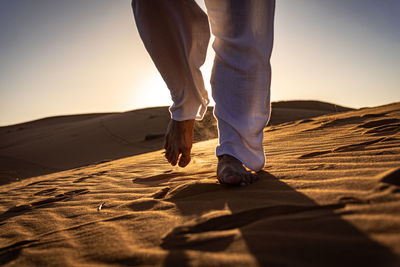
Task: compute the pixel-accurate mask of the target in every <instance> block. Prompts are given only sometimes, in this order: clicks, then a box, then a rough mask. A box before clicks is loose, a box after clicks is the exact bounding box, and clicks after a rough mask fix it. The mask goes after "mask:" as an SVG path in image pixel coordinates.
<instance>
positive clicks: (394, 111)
mask: <svg viewBox="0 0 400 267" xmlns="http://www.w3.org/2000/svg"><path fill="white" fill-rule="evenodd" d="M107 116H115V114H114V115H107ZM84 121H86V120H84ZM82 122H83V121H81V122H80V123H82ZM76 123H78V124H79V121H76V122H75V123H74V125H76ZM86 123H87V121H86ZM111 129H112V128H111ZM82 134H84V133H82ZM145 134H148V133H147V132H146V133H145ZM88 140H90V139H88ZM18 142H20V143H21V142H22V141H21V140H20V141H18ZM87 142H89V141H87ZM49 143H50V144H51V142H50V141H49ZM216 144H217V140H216V139H211V140H207V141H202V142H198V143H196V144H195V145H194V147H193V158H194V160H193V161H192V163H191V164H189V166H188V167H187V168H184V169H182V168H179V167H171V166H170V165H168V163H167V162H165V160H164V158H163V154H162V151H161V150H156V151H153V152H147V153H141V154H138V155H134V156H129V157H121V158H120V159H117V160H110V161H107V162H103V163H96V164H91V165H88V166H83V167H78V168H74V169H69V170H65V171H57V170H53V173H50V174H47V175H41V176H37V177H33V178H26V179H23V180H21V181H18V182H13V183H9V184H5V185H2V186H1V187H0V233H1V234H0V264H5V265H8V266H24V265H37V266H44V265H58V266H85V265H86V266H93V265H98V266H110V265H115V266H119V265H122V266H125V265H129V266H136V265H137V266H153V265H155V266H160V265H165V266H399V264H400V260H399V258H400V257H399V256H400V201H399V200H400V164H399V163H400V103H394V104H390V105H385V106H381V107H376V108H365V109H360V110H351V111H347V112H341V113H336V114H330V115H322V116H319V117H314V118H307V119H300V120H297V121H292V122H286V123H283V124H276V125H272V126H269V127H267V128H266V129H265V138H264V147H265V153H266V156H267V163H266V166H265V168H264V170H263V171H262V172H261V173H260V180H259V181H258V182H257V183H255V184H252V185H250V186H247V187H229V186H226V185H220V184H218V182H217V180H216V176H215V168H216V160H215V155H214V147H215V145H216ZM45 149H48V148H45ZM99 151H100V152H101V149H100V148H99ZM100 152H99V153H100ZM75 153H76V155H77V156H78V154H79V153H81V152H78V151H76V152H75ZM93 153H94V152H93ZM54 161H56V160H54ZM49 166H50V165H49Z"/></svg>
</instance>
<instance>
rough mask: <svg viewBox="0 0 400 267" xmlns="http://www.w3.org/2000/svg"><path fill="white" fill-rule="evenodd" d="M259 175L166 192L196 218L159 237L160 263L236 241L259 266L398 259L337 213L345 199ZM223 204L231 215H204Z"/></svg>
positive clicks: (184, 260)
mask: <svg viewBox="0 0 400 267" xmlns="http://www.w3.org/2000/svg"><path fill="white" fill-rule="evenodd" d="M260 175H261V178H260V181H258V182H257V183H256V184H254V185H251V186H248V187H245V188H241V187H226V186H221V185H219V184H199V183H192V184H187V185H185V186H183V187H180V188H177V190H174V191H172V192H170V193H169V194H168V196H167V199H168V201H171V202H173V203H174V204H175V205H176V207H177V209H178V212H180V213H181V214H182V215H184V216H194V217H196V218H200V219H197V220H195V221H192V222H190V223H188V224H185V225H182V226H179V227H176V228H175V229H173V230H172V231H171V232H170V233H169V234H167V235H166V236H165V237H164V238H163V242H162V244H161V247H162V248H164V249H166V250H168V251H169V254H168V256H167V258H166V259H165V261H164V265H165V266H177V264H179V266H189V265H190V262H189V255H188V252H189V251H202V252H209V253H211V255H212V253H218V252H222V251H226V250H227V249H228V248H230V249H231V250H230V252H231V251H232V248H233V247H235V246H236V249H238V248H239V250H240V245H241V244H242V245H243V244H244V245H245V246H246V248H247V251H248V252H249V253H250V255H251V256H252V257H253V258H254V259H255V261H256V262H257V263H258V264H259V265H261V266H270V265H272V266H282V265H285V266H298V265H315V266H355V265H356V266H391V265H394V264H395V262H396V261H397V259H396V257H395V255H393V254H392V252H391V251H390V250H389V249H387V248H386V247H384V246H382V245H380V244H379V243H377V242H375V241H374V240H372V239H371V238H369V237H368V236H367V235H366V234H365V233H363V232H361V231H360V230H358V229H357V228H356V227H355V226H353V225H352V224H350V223H349V222H347V221H346V220H344V219H342V218H341V216H342V215H345V214H349V213H350V211H346V205H347V204H346V203H337V204H331V205H318V204H317V203H316V202H315V201H313V200H312V199H310V198H309V197H307V196H306V195H304V194H302V193H300V192H297V191H296V190H294V189H293V188H291V187H290V186H288V185H287V184H285V183H283V182H281V181H279V180H278V179H277V178H276V177H274V176H273V175H271V174H269V173H268V172H262V173H261V174H260ZM198 186H201V187H204V188H202V190H197V189H198V188H195V187H198ZM216 191H217V192H216ZM193 192H198V193H197V194H193ZM193 203H202V204H201V205H196V206H195V207H194V206H193ZM224 207H227V208H228V209H229V211H230V214H229V213H228V214H226V215H219V216H204V215H205V214H207V213H209V212H212V211H215V210H222V209H224ZM233 229H239V231H240V234H239V235H238V234H237V231H236V234H235V231H230V230H233ZM227 253H229V252H227ZM231 253H233V254H237V255H240V253H246V251H239V252H236V253H234V252H231ZM207 255H210V254H207ZM204 257H207V256H204Z"/></svg>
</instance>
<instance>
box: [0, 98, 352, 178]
mask: <svg viewBox="0 0 400 267" xmlns="http://www.w3.org/2000/svg"><path fill="white" fill-rule="evenodd" d="M272 107H273V112H272V117H271V120H270V124H271V125H274V124H279V123H283V122H288V121H294V120H298V119H305V118H310V117H315V116H319V115H323V114H329V113H334V112H341V111H348V110H349V108H344V107H340V106H337V105H334V104H330V103H324V102H319V101H286V102H277V103H272ZM169 119H170V115H169V112H168V108H167V107H156V108H147V109H140V110H133V111H128V112H122V113H95V114H81V115H70V116H56V117H49V118H44V119H39V120H35V121H31V122H26V123H21V124H17V125H10V126H6V127H0V184H5V183H9V182H13V181H18V180H21V179H24V178H27V177H34V176H38V175H43V174H48V173H54V172H58V171H62V170H67V169H72V168H76V167H81V166H85V165H89V164H96V163H99V162H102V161H109V160H115V159H119V158H124V157H128V156H133V155H138V154H141V153H145V152H150V151H155V150H158V149H160V148H162V145H163V141H164V140H163V136H164V134H165V129H166V128H167V125H168V122H169ZM217 136H218V133H217V126H216V121H215V119H214V117H213V115H212V108H211V107H209V109H208V111H207V113H206V116H205V118H204V119H203V120H202V121H201V122H197V123H196V127H195V142H199V141H204V140H208V139H212V138H216V137H217Z"/></svg>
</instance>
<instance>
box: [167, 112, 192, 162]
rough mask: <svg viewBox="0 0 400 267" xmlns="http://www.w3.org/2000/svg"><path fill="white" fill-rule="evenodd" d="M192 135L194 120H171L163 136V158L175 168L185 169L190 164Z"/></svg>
mask: <svg viewBox="0 0 400 267" xmlns="http://www.w3.org/2000/svg"><path fill="white" fill-rule="evenodd" d="M193 135H194V120H186V121H175V120H171V121H170V122H169V124H168V128H167V133H166V134H165V143H164V148H165V158H166V159H167V160H168V162H169V163H171V165H172V166H175V165H176V164H177V163H178V165H179V166H180V167H186V165H188V164H189V162H190V150H191V149H192V144H193ZM178 160H179V161H178Z"/></svg>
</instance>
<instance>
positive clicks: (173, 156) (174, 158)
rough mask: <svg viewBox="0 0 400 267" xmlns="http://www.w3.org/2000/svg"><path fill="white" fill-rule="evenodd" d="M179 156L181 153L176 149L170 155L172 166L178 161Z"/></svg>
mask: <svg viewBox="0 0 400 267" xmlns="http://www.w3.org/2000/svg"><path fill="white" fill-rule="evenodd" d="M178 157H179V154H178V153H177V152H175V151H172V153H171V157H170V159H171V161H169V163H171V165H172V166H175V165H176V163H177V162H178Z"/></svg>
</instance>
